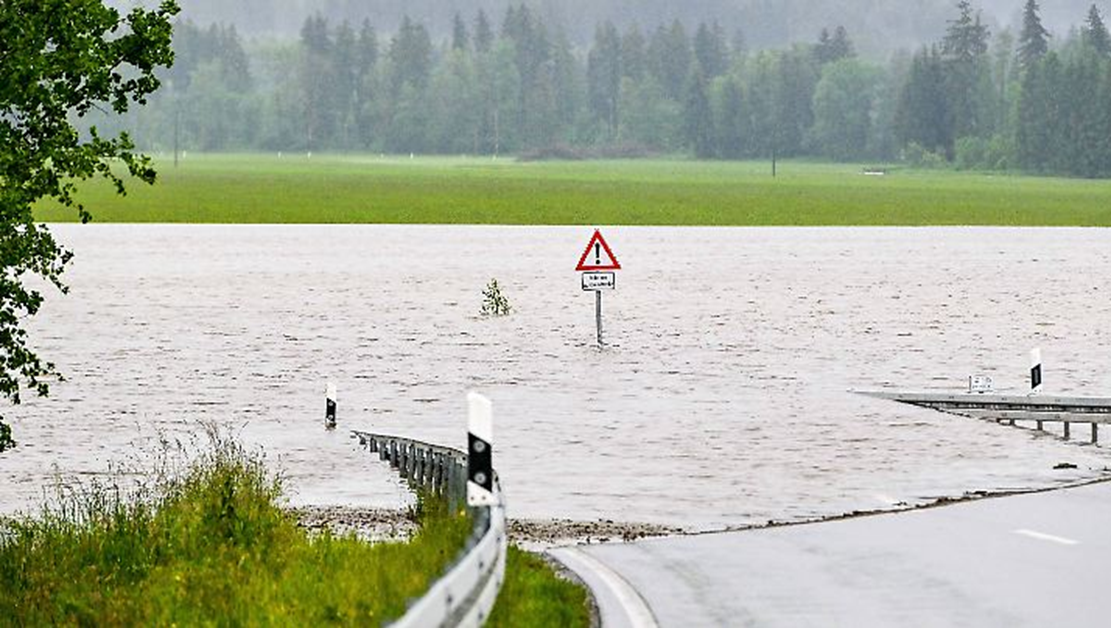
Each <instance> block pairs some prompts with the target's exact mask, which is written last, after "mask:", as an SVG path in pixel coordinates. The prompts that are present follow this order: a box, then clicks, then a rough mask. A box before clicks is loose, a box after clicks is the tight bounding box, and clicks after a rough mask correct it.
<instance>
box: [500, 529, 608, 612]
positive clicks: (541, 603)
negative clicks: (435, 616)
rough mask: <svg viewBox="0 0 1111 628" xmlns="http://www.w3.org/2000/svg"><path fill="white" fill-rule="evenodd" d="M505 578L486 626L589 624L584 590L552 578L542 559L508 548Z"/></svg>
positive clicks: (550, 571)
mask: <svg viewBox="0 0 1111 628" xmlns="http://www.w3.org/2000/svg"><path fill="white" fill-rule="evenodd" d="M505 569H506V574H507V578H506V580H505V584H503V585H502V589H501V593H499V594H498V603H497V605H495V606H494V612H493V613H492V614H491V615H490V619H489V621H487V622H486V625H487V626H488V627H490V628H518V627H520V626H536V627H544V626H551V627H552V628H562V627H567V628H574V627H578V626H582V627H583V628H585V627H586V626H589V625H590V612H589V610H588V606H587V599H586V591H585V590H584V589H583V588H582V587H581V586H579V585H577V584H573V583H571V582H568V581H567V580H563V579H560V578H557V577H555V575H554V574H553V572H552V568H551V567H550V566H549V565H548V564H547V563H545V562H544V561H543V560H542V559H540V558H539V557H537V556H534V555H532V554H529V553H528V552H525V551H523V550H520V549H517V548H516V547H512V546H511V547H510V548H509V556H508V557H507V560H506V568H505Z"/></svg>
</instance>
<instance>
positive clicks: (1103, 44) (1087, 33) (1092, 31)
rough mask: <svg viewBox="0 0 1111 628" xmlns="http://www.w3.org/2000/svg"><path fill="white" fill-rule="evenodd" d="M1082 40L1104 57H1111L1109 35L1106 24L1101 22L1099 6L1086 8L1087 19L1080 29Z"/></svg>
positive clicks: (1110, 39) (1110, 38)
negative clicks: (1081, 29)
mask: <svg viewBox="0 0 1111 628" xmlns="http://www.w3.org/2000/svg"><path fill="white" fill-rule="evenodd" d="M1082 35H1083V37H1084V42H1085V43H1087V44H1088V45H1089V46H1091V47H1092V49H1093V50H1095V51H1096V52H1098V53H1099V54H1100V55H1102V56H1104V57H1111V36H1109V35H1108V33H1107V26H1106V25H1105V24H1104V23H1103V16H1101V15H1100V14H1099V7H1097V6H1096V5H1094V4H1093V5H1092V7H1091V8H1090V9H1088V19H1087V21H1086V22H1085V24H1084V29H1083V31H1082Z"/></svg>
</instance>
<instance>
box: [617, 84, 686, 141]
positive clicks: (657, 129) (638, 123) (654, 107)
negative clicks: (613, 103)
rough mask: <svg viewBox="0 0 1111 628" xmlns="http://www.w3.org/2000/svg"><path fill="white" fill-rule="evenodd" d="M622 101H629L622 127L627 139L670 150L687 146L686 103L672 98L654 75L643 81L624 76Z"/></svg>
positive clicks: (626, 104) (622, 117)
mask: <svg viewBox="0 0 1111 628" xmlns="http://www.w3.org/2000/svg"><path fill="white" fill-rule="evenodd" d="M621 102H623V103H625V104H624V105H623V106H622V113H621V128H620V135H621V138H622V139H623V140H625V141H631V142H635V143H637V144H641V145H643V146H647V147H650V148H655V149H658V150H662V151H668V152H671V151H677V150H680V149H681V148H682V147H683V111H682V107H681V106H680V105H679V104H678V103H676V102H675V101H674V100H672V99H670V98H668V97H667V94H665V93H664V91H663V88H662V87H660V84H659V83H657V82H656V81H655V80H654V79H652V78H648V79H646V80H644V81H642V82H640V83H636V82H634V81H632V80H630V79H628V78H625V79H623V80H622V81H621Z"/></svg>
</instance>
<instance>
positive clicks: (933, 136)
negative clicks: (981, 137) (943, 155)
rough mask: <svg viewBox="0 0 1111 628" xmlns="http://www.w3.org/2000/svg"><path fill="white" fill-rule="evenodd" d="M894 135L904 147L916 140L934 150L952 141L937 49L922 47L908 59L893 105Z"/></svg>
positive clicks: (942, 72)
mask: <svg viewBox="0 0 1111 628" xmlns="http://www.w3.org/2000/svg"><path fill="white" fill-rule="evenodd" d="M895 137H896V138H897V139H898V140H899V142H900V144H901V145H902V146H904V147H905V146H907V145H909V144H911V143H915V144H918V145H919V146H921V147H922V148H925V149H926V150H929V151H934V152H943V151H946V150H948V148H949V146H951V145H952V143H953V135H952V121H951V119H950V115H949V110H948V105H947V102H946V98H945V76H944V70H943V67H942V61H941V57H940V55H939V54H938V52H937V50H936V49H930V50H926V49H923V50H922V51H921V52H919V53H918V54H916V55H915V56H914V59H913V61H911V65H910V73H909V74H908V76H907V82H906V84H905V85H904V86H903V89H902V91H901V92H900V94H899V101H898V105H897V107H896V109H895Z"/></svg>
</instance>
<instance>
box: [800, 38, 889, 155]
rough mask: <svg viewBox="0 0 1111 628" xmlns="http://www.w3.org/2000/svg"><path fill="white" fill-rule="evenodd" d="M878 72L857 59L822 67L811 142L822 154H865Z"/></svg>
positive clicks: (815, 99)
mask: <svg viewBox="0 0 1111 628" xmlns="http://www.w3.org/2000/svg"><path fill="white" fill-rule="evenodd" d="M877 83H878V73H877V72H876V71H875V70H874V69H873V68H871V67H869V66H867V65H864V64H863V63H861V62H860V61H857V60H855V59H842V60H840V61H837V62H834V63H830V64H828V65H826V66H825V67H824V68H822V78H821V80H819V81H818V86H817V88H816V89H815V91H814V127H813V128H812V130H811V144H812V145H813V148H814V150H816V152H818V154H820V155H824V156H825V157H829V158H831V159H841V160H852V159H861V158H863V157H865V156H866V151H867V148H868V138H869V135H870V133H871V124H872V102H873V98H874V93H875V90H876V86H877Z"/></svg>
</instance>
